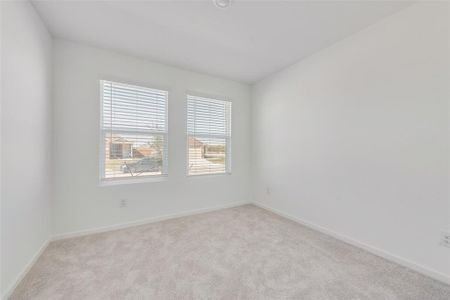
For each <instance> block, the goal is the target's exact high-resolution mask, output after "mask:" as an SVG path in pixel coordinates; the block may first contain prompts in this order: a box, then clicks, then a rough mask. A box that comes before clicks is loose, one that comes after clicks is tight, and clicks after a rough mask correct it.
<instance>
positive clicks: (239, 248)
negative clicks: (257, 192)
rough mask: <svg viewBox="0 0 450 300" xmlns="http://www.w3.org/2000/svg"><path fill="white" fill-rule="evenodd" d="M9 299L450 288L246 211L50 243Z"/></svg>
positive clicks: (410, 293) (445, 294)
mask: <svg viewBox="0 0 450 300" xmlns="http://www.w3.org/2000/svg"><path fill="white" fill-rule="evenodd" d="M11 298H12V299H45V300H53V299H64V300H68V299H77V300H80V299H305V300H307V299H313V300H321V299H345V300H352V299H376V300H381V299H386V300H387V299H408V300H413V299H417V300H438V299H439V300H448V299H450V286H448V285H445V284H442V283H439V282H437V281H434V280H432V279H430V278H428V277H424V276H422V275H419V274H418V273H415V272H413V271H411V270H408V269H406V268H403V267H401V266H399V265H397V264H394V263H391V262H388V261H386V260H384V259H382V258H380V257H377V256H374V255H371V254H370V253H368V252H365V251H363V250H360V249H358V248H355V247H353V246H350V245H348V244H345V243H343V242H340V241H338V240H336V239H333V238H331V237H329V236H326V235H323V234H321V233H318V232H316V231H314V230H311V229H308V228H306V227H304V226H301V225H299V224H297V223H294V222H292V221H289V220H287V219H284V218H282V217H279V216H277V215H275V214H273V213H270V212H268V211H266V210H263V209H261V208H258V207H255V206H253V205H245V206H240V207H236V208H231V209H225V210H220V211H215V212H210V213H205V214H201V215H195V216H189V217H183V218H179V219H174V220H168V221H163V222H158V223H153V224H148V225H143V226H138V227H133V228H128V229H123V230H118V231H113V232H108V233H101V234H95V235H90V236H85V237H79V238H73V239H68V240H62V241H57V242H53V243H51V244H50V246H49V247H48V248H47V250H46V251H45V252H44V253H43V255H42V256H41V257H40V259H39V260H38V261H37V263H36V264H35V266H34V267H33V268H32V269H31V271H30V272H29V273H28V275H27V276H26V277H25V279H24V280H23V281H22V282H21V284H20V285H19V286H18V287H17V289H16V290H15V292H14V294H13V296H12V297H11Z"/></svg>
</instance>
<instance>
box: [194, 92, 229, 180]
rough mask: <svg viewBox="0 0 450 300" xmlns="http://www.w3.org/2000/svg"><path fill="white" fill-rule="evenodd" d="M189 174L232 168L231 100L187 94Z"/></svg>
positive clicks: (222, 170)
mask: <svg viewBox="0 0 450 300" xmlns="http://www.w3.org/2000/svg"><path fill="white" fill-rule="evenodd" d="M187 143H188V175H204V174H220V173H230V172H231V102H229V101H221V100H215V99H209V98H203V97H197V96H191V95H188V96H187Z"/></svg>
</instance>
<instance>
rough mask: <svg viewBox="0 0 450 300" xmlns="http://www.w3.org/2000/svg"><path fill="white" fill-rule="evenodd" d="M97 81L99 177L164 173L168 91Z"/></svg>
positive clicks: (124, 177)
mask: <svg viewBox="0 0 450 300" xmlns="http://www.w3.org/2000/svg"><path fill="white" fill-rule="evenodd" d="M100 83H101V94H102V96H101V108H102V109H101V114H102V115H101V134H102V137H101V139H102V145H101V151H100V152H101V154H100V156H101V157H100V177H101V180H104V181H111V180H113V181H114V180H119V179H129V178H136V177H139V178H140V177H151V176H163V175H167V98H168V92H167V91H162V90H155V89H150V88H146V87H140V86H135V85H129V84H124V83H118V82H112V81H106V80H102V81H101V82H100Z"/></svg>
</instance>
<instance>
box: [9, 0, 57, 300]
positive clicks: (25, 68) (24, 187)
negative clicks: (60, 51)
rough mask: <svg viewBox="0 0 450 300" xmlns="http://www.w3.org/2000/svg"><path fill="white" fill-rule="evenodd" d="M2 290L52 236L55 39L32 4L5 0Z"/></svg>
mask: <svg viewBox="0 0 450 300" xmlns="http://www.w3.org/2000/svg"><path fill="white" fill-rule="evenodd" d="M1 6H2V24H1V39H2V53H1V61H2V69H1V70H2V110H1V130H2V131H1V138H2V140H1V165H2V168H1V187H2V190H1V199H2V203H1V204H2V205H1V206H2V207H1V208H2V215H1V227H2V231H1V260H2V261H1V263H2V268H1V274H2V282H1V285H2V287H1V293H2V295H3V294H5V292H7V291H8V290H9V289H10V288H11V286H12V285H13V284H14V283H15V281H16V279H17V278H18V276H20V275H21V273H22V272H23V271H24V269H25V268H26V266H27V265H28V263H29V262H30V260H32V259H33V257H34V255H35V254H37V253H38V252H39V250H40V248H41V247H42V246H43V245H45V243H46V241H47V240H48V239H49V238H50V223H51V222H50V218H51V214H50V178H51V174H50V171H51V159H50V155H51V130H50V120H51V97H50V96H51V86H50V83H51V37H50V35H49V33H48V32H47V30H46V29H45V27H44V25H43V23H42V22H41V20H40V18H39V16H38V15H37V14H36V13H35V11H34V9H33V7H32V6H31V4H29V3H28V2H14V3H13V2H2V3H1Z"/></svg>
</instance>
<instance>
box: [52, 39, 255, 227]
mask: <svg viewBox="0 0 450 300" xmlns="http://www.w3.org/2000/svg"><path fill="white" fill-rule="evenodd" d="M101 78H106V79H114V80H119V81H125V82H129V83H135V84H138V85H139V84H140V85H144V86H149V87H156V88H166V89H169V177H168V178H167V180H165V181H162V182H150V183H138V184H123V185H115V186H99V180H98V178H99V176H98V173H99V167H98V163H99V155H98V153H99V148H98V147H99V104H100V102H99V101H100V100H99V79H101ZM186 90H190V91H197V92H201V93H204V94H207V95H217V96H223V97H228V98H230V99H231V101H232V102H233V120H232V126H233V137H232V139H233V143H232V147H233V148H232V152H233V163H232V175H219V176H205V177H196V178H194V177H193V178H187V177H186V175H185V174H186V135H185V133H186ZM53 96H54V114H53V117H54V131H53V133H54V153H55V156H54V166H55V168H54V187H55V188H54V195H53V196H54V208H53V210H54V214H53V217H54V233H55V234H56V235H61V234H67V233H71V232H77V231H83V230H88V229H93V228H98V227H102V226H110V225H115V224H119V223H124V222H131V221H136V220H140V219H147V218H152V217H158V216H163V215H167V214H176V213H181V212H184V211H188V210H195V209H201V208H210V207H214V206H221V205H230V204H233V203H235V202H237V201H238V202H248V201H250V187H249V183H248V181H249V164H250V163H249V145H250V141H249V138H250V135H249V131H250V120H249V114H250V106H249V105H250V98H249V97H250V88H249V86H248V85H244V84H240V83H236V82H233V81H229V80H223V79H219V78H216V77H212V76H207V75H202V74H199V73H194V72H189V71H185V70H181V69H177V68H173V67H169V66H165V65H161V64H157V63H152V62H148V61H145V60H141V59H136V58H132V57H129V56H124V55H121V54H116V53H113V52H109V51H106V50H100V49H96V48H91V47H87V46H82V45H79V44H75V43H71V42H67V41H61V40H56V41H55V44H54V94H53ZM120 199H127V200H128V207H126V208H119V201H120Z"/></svg>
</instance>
